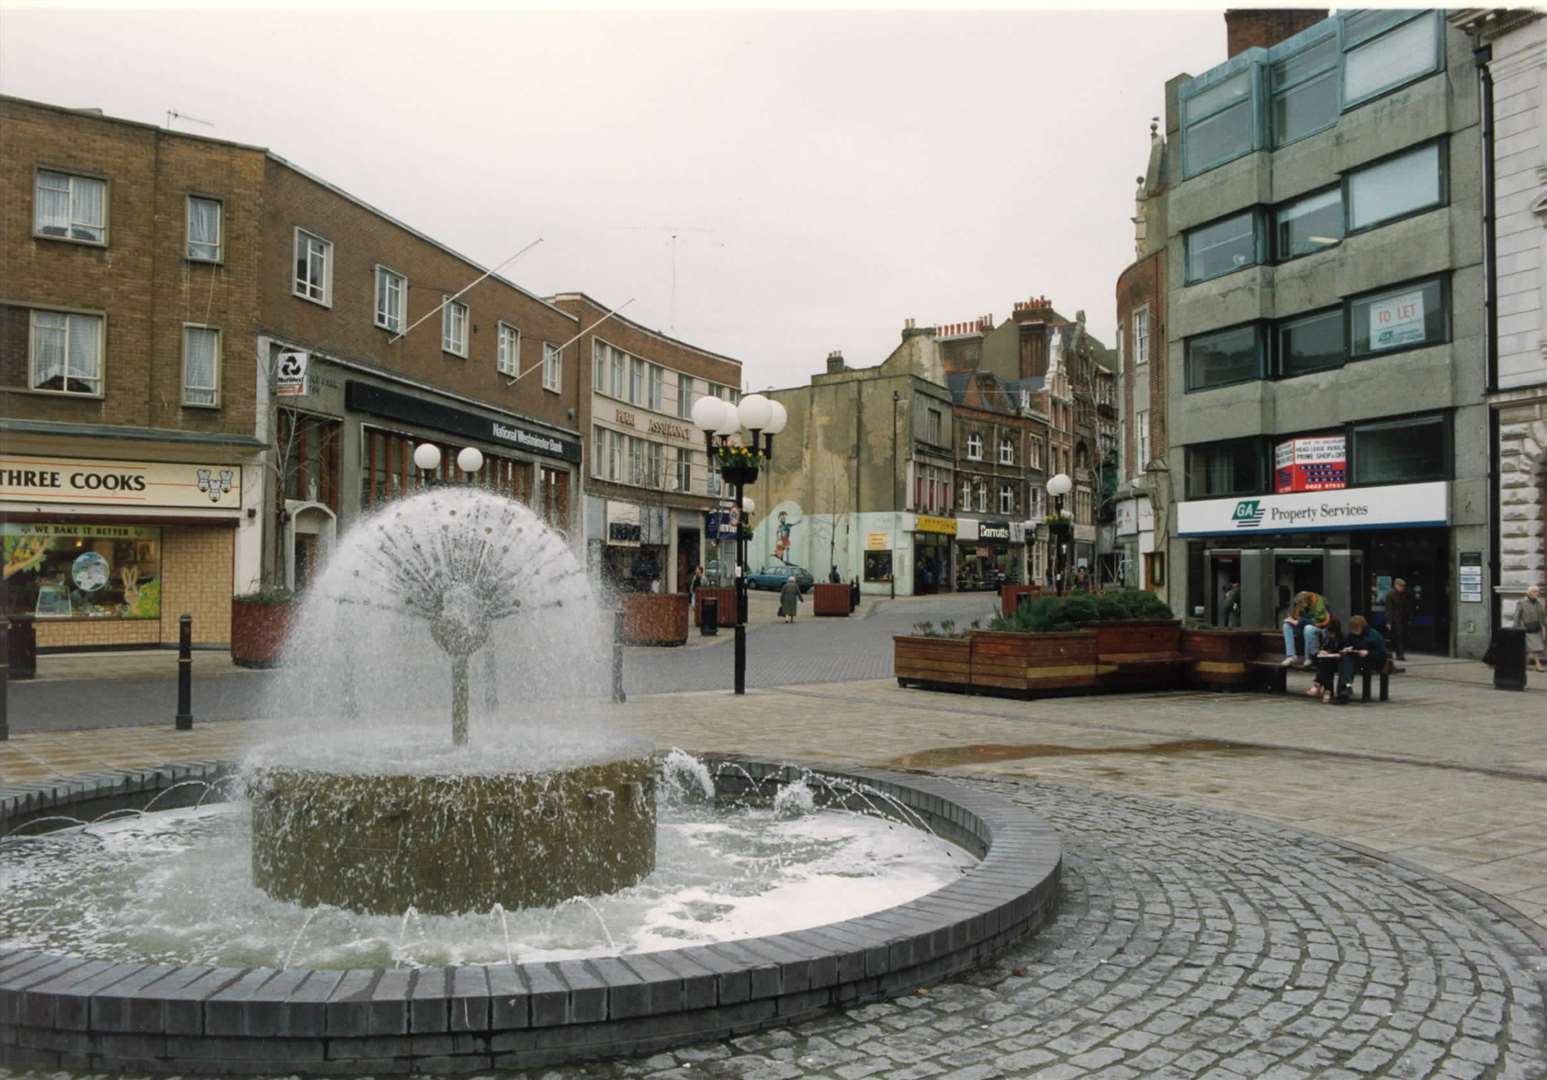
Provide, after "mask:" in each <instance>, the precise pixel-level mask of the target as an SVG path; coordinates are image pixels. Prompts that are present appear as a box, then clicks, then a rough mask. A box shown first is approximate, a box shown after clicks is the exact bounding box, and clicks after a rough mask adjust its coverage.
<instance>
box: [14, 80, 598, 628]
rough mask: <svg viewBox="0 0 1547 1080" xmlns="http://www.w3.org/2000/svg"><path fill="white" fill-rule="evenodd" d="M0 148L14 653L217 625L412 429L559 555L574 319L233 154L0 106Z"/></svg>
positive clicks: (280, 575) (571, 444)
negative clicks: (182, 619)
mask: <svg viewBox="0 0 1547 1080" xmlns="http://www.w3.org/2000/svg"><path fill="white" fill-rule="evenodd" d="M0 157H3V164H0V170H3V173H0V178H3V180H0V183H3V188H0V190H3V191H4V192H5V196H6V197H5V199H4V202H3V204H0V276H3V277H4V280H5V282H6V287H5V290H4V294H3V299H0V417H3V424H4V428H5V435H6V438H5V444H4V448H3V455H0V510H3V513H4V516H5V522H4V550H5V558H6V578H5V609H6V611H7V612H10V613H15V614H26V613H31V614H34V615H36V616H37V617H38V641H39V645H40V647H44V648H70V647H86V646H92V647H100V646H104V645H156V644H165V643H168V642H172V641H175V640H176V635H177V625H176V618H177V615H178V614H180V613H182V612H184V611H188V612H190V613H191V614H192V615H193V616H194V634H195V640H197V641H200V642H205V643H220V642H225V641H228V640H229V637H230V597H231V595H232V594H233V592H237V593H240V592H246V591H249V590H252V589H254V588H256V587H258V585H259V584H260V582H263V581H268V582H273V583H279V584H292V585H303V584H304V583H305V581H306V580H307V577H308V575H309V573H310V572H311V570H312V568H313V567H314V566H315V565H316V564H317V562H318V561H319V560H320V558H321V557H322V556H323V555H324V554H325V552H326V549H327V547H328V545H329V543H330V542H331V539H332V538H333V537H334V536H335V535H336V532H337V530H338V529H339V528H340V527H343V526H346V525H347V524H348V523H349V522H350V520H351V519H353V518H356V517H358V516H359V515H361V514H363V513H365V512H367V511H369V510H371V509H373V508H375V507H377V506H379V505H380V504H381V503H382V502H383V501H384V500H386V499H390V498H392V497H394V496H396V495H399V494H403V493H406V492H409V491H413V490H416V489H417V488H418V487H419V486H420V485H421V484H422V483H423V480H424V478H423V477H420V476H418V475H416V471H415V470H414V468H413V466H412V463H411V455H412V450H413V447H414V446H415V445H416V444H418V443H420V442H425V441H429V442H435V443H437V444H439V445H440V446H441V448H442V451H443V455H442V458H443V460H442V467H441V471H442V474H443V476H444V477H446V478H451V477H452V476H453V475H454V474H455V472H456V469H455V464H454V462H455V457H456V453H457V451H459V450H461V449H463V448H465V447H477V448H478V449H479V450H480V451H481V452H482V454H483V457H484V466H483V468H482V469H481V470H480V471H479V472H478V473H477V474H476V475H475V476H474V477H473V478H472V479H473V482H475V483H478V484H482V485H485V486H489V487H492V488H496V489H498V490H501V491H503V492H505V493H508V494H511V495H513V496H515V497H518V498H521V499H524V500H526V501H528V502H529V503H530V504H532V505H533V506H534V508H536V509H538V510H539V511H540V512H541V513H542V514H543V516H544V517H545V518H546V519H547V520H548V522H549V523H550V524H551V525H553V526H554V527H556V528H558V529H560V530H561V531H564V532H565V533H567V534H568V535H569V536H570V537H571V538H572V542H573V543H575V544H576V546H577V547H578V545H579V543H580V524H581V522H580V518H579V516H578V499H577V498H576V497H575V495H576V493H577V492H578V490H579V488H578V477H579V465H580V460H581V439H580V433H579V429H578V428H577V427H576V420H577V417H578V413H579V387H580V385H581V373H580V370H579V367H580V364H579V361H578V360H577V359H576V356H575V349H574V347H573V345H572V343H571V340H572V339H573V338H575V336H576V332H577V329H578V320H577V319H576V317H575V316H574V315H571V314H569V313H567V312H565V311H563V310H561V309H560V308H558V307H556V306H555V305H553V304H550V303H548V302H547V301H544V300H542V299H541V298H539V297H537V296H534V295H532V294H530V293H528V292H526V291H525V290H523V289H521V288H520V287H519V286H516V285H515V284H513V283H511V282H510V281H507V280H505V279H503V278H500V277H499V276H498V275H492V274H490V275H486V276H485V274H484V271H483V269H482V268H481V267H479V266H478V265H477V264H475V263H473V262H472V261H471V260H469V259H466V258H465V257H463V256H460V255H458V254H457V253H456V252H453V251H451V250H450V249H448V248H446V247H445V246H444V245H443V244H440V243H438V242H437V241H435V240H433V239H431V238H429V237H427V236H425V235H423V234H421V233H418V232H416V231H415V230H413V229H412V228H410V227H409V226H407V225H404V224H403V223H401V222H398V221H396V220H394V219H392V218H391V217H389V216H388V215H386V214H384V213H382V212H381V211H380V210H377V209H375V208H374V207H371V206H370V205H368V204H366V203H365V202H363V201H362V200H360V199H359V198H357V197H355V196H353V195H350V194H349V193H347V192H344V191H341V190H340V189H338V188H336V187H334V186H333V185H331V184H328V183H327V182H325V181H323V180H320V179H318V178H316V177H313V176H310V175H309V174H307V173H305V172H304V171H303V170H301V169H299V168H297V167H295V166H294V165H292V164H290V163H289V162H286V161H284V160H283V159H282V158H279V157H278V156H276V155H274V154H272V153H269V152H267V151H265V150H262V149H259V148H256V147H249V146H242V145H239V144H235V143H231V142H226V141H222V140H216V139H207V138H202V137H199V136H194V135H187V134H184V133H180V132H172V131H166V130H163V129H160V128H157V127H154V126H151V125H146V124H138V123H133V122H129V121H124V120H118V119H113V118H108V117H104V116H102V115H101V113H100V112H99V111H96V110H87V111H78V110H70V109H63V108H58V107H55V106H50V105H45V104H39V103H34V102H27V101H21V100H18V99H14V98H0ZM474 282H477V283H476V284H474ZM470 285H471V287H470V288H469V287H468V286H470ZM464 289H465V290H466V291H465V292H464V291H463V290H464ZM459 293H460V295H458V294H459ZM448 301H449V302H448ZM443 302H445V303H444V306H443ZM421 320H422V321H421Z"/></svg>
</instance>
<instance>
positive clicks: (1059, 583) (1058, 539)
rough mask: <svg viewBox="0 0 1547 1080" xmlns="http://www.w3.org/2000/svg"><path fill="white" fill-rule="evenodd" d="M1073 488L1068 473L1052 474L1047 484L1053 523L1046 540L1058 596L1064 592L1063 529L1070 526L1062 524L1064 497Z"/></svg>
mask: <svg viewBox="0 0 1547 1080" xmlns="http://www.w3.org/2000/svg"><path fill="white" fill-rule="evenodd" d="M1073 486H1074V481H1072V480H1070V479H1069V474H1068V473H1054V474H1053V476H1052V477H1051V478H1049V480H1048V482H1047V493H1048V494H1049V495H1051V496H1053V516H1054V519H1055V520H1054V522H1053V523H1052V524H1050V525H1049V526H1048V530H1047V532H1048V539H1049V540H1051V541H1052V543H1053V550H1052V551H1051V552H1049V555H1050V557H1051V559H1052V563H1053V591H1054V592H1056V593H1057V594H1058V595H1059V596H1062V595H1063V592H1064V581H1063V564H1064V541H1063V534H1064V529H1066V528H1070V526H1068V525H1066V524H1065V523H1064V496H1065V495H1067V494H1069V489H1070V488H1072V487H1073Z"/></svg>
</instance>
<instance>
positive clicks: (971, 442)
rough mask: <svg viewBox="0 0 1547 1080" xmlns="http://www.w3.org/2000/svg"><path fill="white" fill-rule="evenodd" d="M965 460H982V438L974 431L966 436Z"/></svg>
mask: <svg viewBox="0 0 1547 1080" xmlns="http://www.w3.org/2000/svg"><path fill="white" fill-rule="evenodd" d="M967 458H968V460H969V461H982V460H983V436H982V435H979V434H978V433H977V432H976V431H974V432H972V434H970V435H968V436H967Z"/></svg>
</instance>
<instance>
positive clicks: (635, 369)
mask: <svg viewBox="0 0 1547 1080" xmlns="http://www.w3.org/2000/svg"><path fill="white" fill-rule="evenodd" d="M628 399H629V400H630V401H631V402H633V403H634V404H635V405H643V404H644V403H645V362H644V361H643V360H641V359H639V358H638V357H637V356H636V357H634V360H633V363H631V364H629V372H628Z"/></svg>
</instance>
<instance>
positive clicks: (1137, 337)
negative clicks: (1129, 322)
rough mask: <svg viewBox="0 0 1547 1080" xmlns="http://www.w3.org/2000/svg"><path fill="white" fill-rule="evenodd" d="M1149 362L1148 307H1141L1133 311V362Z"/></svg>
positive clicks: (1138, 363) (1137, 363)
mask: <svg viewBox="0 0 1547 1080" xmlns="http://www.w3.org/2000/svg"><path fill="white" fill-rule="evenodd" d="M1149 362H1150V309H1149V308H1148V307H1141V308H1139V309H1138V310H1137V311H1135V312H1134V313H1133V364H1134V367H1138V366H1139V365H1140V364H1147V363H1149Z"/></svg>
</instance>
